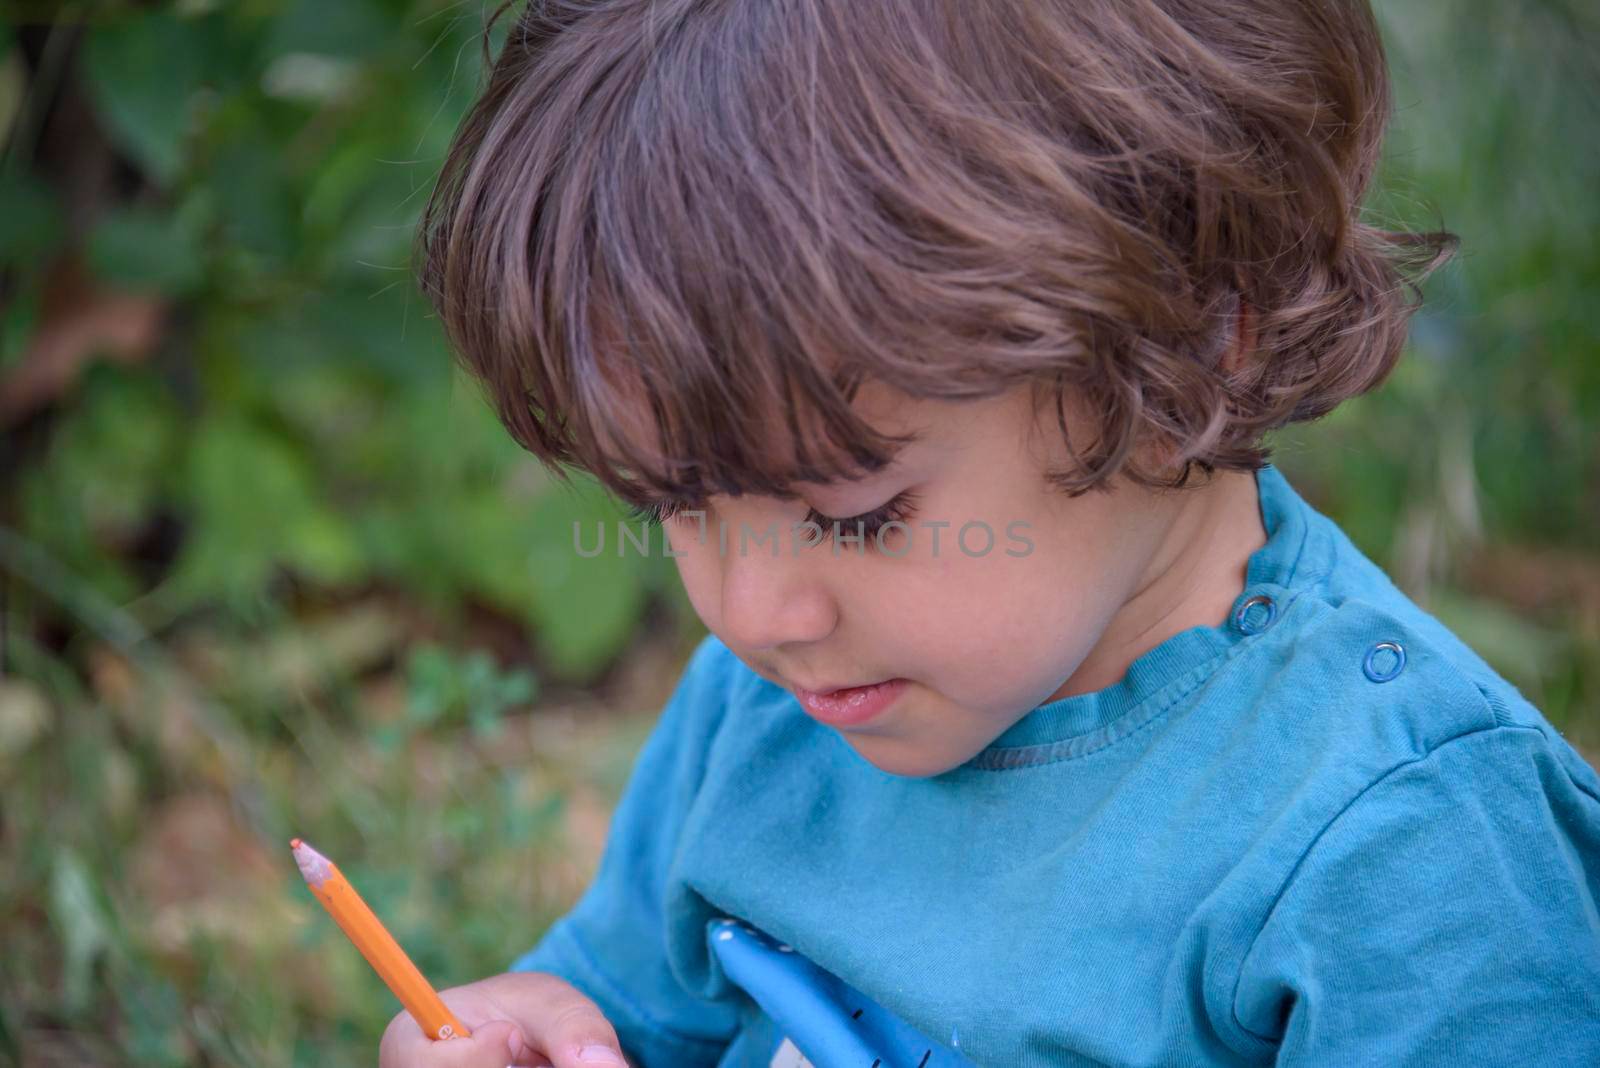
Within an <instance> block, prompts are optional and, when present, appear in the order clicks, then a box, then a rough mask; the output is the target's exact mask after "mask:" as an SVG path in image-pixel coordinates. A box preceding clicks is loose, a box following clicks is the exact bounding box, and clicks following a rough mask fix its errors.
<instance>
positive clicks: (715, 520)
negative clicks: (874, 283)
mask: <svg viewBox="0 0 1600 1068" xmlns="http://www.w3.org/2000/svg"><path fill="white" fill-rule="evenodd" d="M855 407H856V409H857V411H859V412H860V413H861V414H862V415H863V417H864V418H865V419H866V420H867V421H868V422H869V423H870V424H871V425H873V426H874V427H876V428H877V429H879V430H882V431H887V432H891V433H901V432H904V431H907V430H913V429H914V430H918V431H921V432H922V434H923V438H922V439H921V440H920V441H918V442H916V443H913V444H911V445H909V446H906V448H905V449H904V451H903V452H902V453H901V454H900V456H899V457H898V458H897V460H896V461H895V462H894V463H893V464H891V465H890V466H889V467H886V468H884V469H883V470H882V471H880V472H878V473H877V474H875V475H871V476H868V477H867V478H865V479H863V480H861V481H859V482H840V483H832V484H828V485H819V484H812V483H808V484H802V485H800V486H797V487H796V493H797V496H796V497H794V498H786V499H785V498H775V497H758V496H752V495H745V496H740V497H730V496H713V497H712V498H710V501H709V503H708V504H707V506H706V509H705V517H704V519H703V521H702V520H699V519H696V518H694V517H692V516H682V515H680V516H677V517H674V518H671V519H669V520H668V521H667V522H666V523H665V524H664V526H665V528H666V532H667V535H668V538H669V539H670V541H671V545H672V549H673V552H674V553H681V554H683V555H682V556H680V557H678V558H677V566H678V570H679V573H680V575H681V576H682V578H683V583H684V587H685V589H686V591H687V593H688V596H689V599H690V601H691V602H692V603H693V605H694V608H695V610H696V612H698V613H699V615H700V617H701V619H702V620H704V622H705V624H706V626H707V628H709V629H710V630H711V632H712V633H714V634H715V635H716V636H717V637H718V638H720V639H721V640H722V641H723V642H724V643H725V644H726V645H727V646H728V647H729V648H730V649H731V650H732V651H733V652H734V653H735V654H737V655H738V656H739V658H740V659H741V660H742V661H744V662H745V663H746V664H747V665H749V667H750V668H751V669H752V670H754V671H755V672H757V673H758V674H760V675H761V676H763V677H764V678H766V679H768V680H770V681H772V682H774V683H776V684H778V685H780V686H783V687H784V688H786V689H788V690H790V691H791V692H794V691H797V690H800V689H828V688H832V687H839V686H860V685H867V684H871V683H876V682H880V681H883V680H889V679H903V680H906V681H905V685H904V686H903V687H901V688H900V691H899V696H898V697H896V698H895V699H894V701H893V703H891V704H890V705H888V707H886V708H884V709H883V710H882V711H880V712H878V713H877V714H876V715H874V716H872V717H871V718H870V719H868V720H866V721H865V722H860V723H855V724H845V725H839V724H834V726H835V727H836V729H838V730H839V731H840V733H841V734H842V735H843V736H844V738H845V740H846V741H847V742H849V744H850V745H851V746H852V747H854V748H855V750H856V751H857V752H858V753H859V754H860V755H861V756H862V757H863V758H864V759H866V760H868V761H870V762H871V763H872V764H874V765H876V766H877V767H879V768H881V769H882V770H884V771H886V772H889V773H891V774H896V775H905V776H918V777H920V776H928V775H937V774H939V773H941V772H944V771H947V770H949V769H950V768H953V767H956V766H957V765H960V764H962V763H964V762H966V761H967V760H969V759H971V758H972V757H973V756H974V755H976V754H977V753H978V752H980V751H981V750H983V749H984V748H985V747H986V746H988V745H989V744H990V743H991V742H992V741H993V740H994V739H995V738H996V737H998V736H999V735H1000V734H1001V732H1003V731H1004V730H1006V729H1007V728H1008V727H1010V726H1011V725H1012V724H1013V723H1015V722H1016V721H1017V720H1019V719H1021V718H1022V717H1023V716H1024V715H1026V714H1027V713H1028V712H1029V711H1031V710H1032V709H1033V708H1035V707H1037V706H1038V705H1040V704H1042V703H1044V702H1046V701H1050V700H1054V699H1056V698H1058V697H1064V696H1068V695H1070V694H1076V693H1087V692H1091V691H1094V690H1098V689H1102V688H1104V687H1106V686H1109V685H1111V684H1113V683H1115V682H1117V681H1118V680H1119V679H1121V678H1122V676H1123V674H1124V672H1125V670H1126V668H1127V666H1128V664H1129V663H1130V662H1132V661H1133V660H1134V659H1135V658H1136V657H1137V656H1138V655H1139V654H1140V653H1142V652H1144V651H1146V650H1148V649H1150V648H1152V647H1154V646H1155V645H1157V644H1159V643H1160V642H1161V641H1163V640H1165V639H1166V638H1167V637H1170V636H1171V635H1173V634H1176V633H1178V632H1179V631H1182V630H1184V629H1187V628H1188V627H1191V626H1196V625H1217V624H1220V623H1221V622H1222V621H1223V619H1224V618H1225V617H1226V615H1227V612H1228V610H1229V608H1230V607H1231V605H1232V603H1233V601H1234V599H1235V598H1236V597H1237V596H1238V594H1239V592H1240V590H1242V589H1243V586H1244V579H1245V567H1246V564H1247V562H1248V558H1249V556H1250V554H1251V553H1252V552H1254V551H1255V550H1256V549H1257V548H1259V547H1260V546H1261V545H1262V544H1263V543H1264V542H1265V540H1266V534H1265V531H1264V529H1263V528H1262V526H1261V517H1260V511H1259V508H1258V506H1257V503H1256V487H1255V479H1254V476H1252V475H1249V474H1242V473H1238V472H1218V474H1217V475H1216V476H1215V477H1214V478H1213V479H1212V480H1211V481H1210V482H1208V483H1205V484H1204V485H1203V487H1202V488H1189V489H1185V490H1177V491H1170V492H1167V493H1157V492H1154V491H1149V490H1145V489H1143V488H1142V487H1138V486H1136V485H1133V484H1132V483H1129V482H1127V481H1125V480H1122V479H1120V478H1119V479H1118V480H1116V481H1115V482H1114V483H1113V485H1114V486H1115V489H1114V490H1113V491H1112V492H1111V493H1109V494H1105V493H1100V492H1095V491H1091V492H1089V493H1087V494H1084V495H1082V496H1080V497H1078V498H1077V499H1075V500H1074V499H1068V498H1067V496H1066V495H1065V494H1064V493H1062V492H1061V491H1059V490H1056V489H1054V488H1052V487H1050V486H1049V485H1048V483H1046V482H1045V481H1044V473H1045V471H1046V470H1047V469H1052V468H1067V467H1069V466H1070V465H1069V462H1068V461H1069V459H1070V456H1069V453H1068V451H1067V447H1066V443H1065V442H1063V441H1061V440H1060V436H1061V435H1060V431H1059V427H1058V426H1057V424H1056V422H1055V418H1054V414H1053V412H1051V411H1050V410H1048V409H1045V410H1044V411H1042V412H1041V413H1040V415H1039V416H1038V418H1037V421H1036V418H1035V414H1034V413H1035V409H1034V406H1033V403H1032V398H1031V395H1030V393H1029V391H1028V390H1026V389H1017V390H1014V391H1012V392H1010V393H1008V394H1005V395H1003V396H1001V397H997V398H993V399H990V400H984V401H966V402H940V401H920V400H911V399H909V398H906V397H904V396H903V395H899V394H895V393H892V392H890V391H888V390H886V389H881V388H878V387H876V386H875V385H874V384H868V385H866V386H864V387H863V388H862V390H861V391H860V392H859V393H858V395H857V399H856V402H855ZM1074 414H1079V413H1073V412H1072V411H1071V409H1070V408H1069V425H1072V426H1084V425H1086V424H1083V423H1072V422H1071V417H1072V416H1073V415H1074ZM1079 433H1080V432H1079V431H1078V430H1076V429H1074V430H1073V444H1074V445H1077V446H1078V447H1079V448H1080V449H1081V448H1082V447H1083V445H1084V444H1085V442H1084V441H1082V440H1080V438H1079ZM1198 477H1201V478H1203V477H1204V476H1203V473H1198ZM903 492H909V493H911V494H913V495H914V497H915V501H914V504H913V506H912V508H911V510H910V513H909V514H908V515H906V516H905V518H904V520H903V521H904V522H905V523H906V524H907V525H908V526H909V528H910V529H909V531H908V530H905V529H901V528H890V529H888V530H887V531H886V532H885V533H884V534H883V535H882V544H883V548H884V551H880V550H879V547H878V544H877V542H876V540H875V539H874V538H873V537H872V536H870V535H869V536H868V537H867V539H866V540H865V543H864V544H861V545H859V547H858V544H857V543H851V542H836V541H834V540H833V539H831V538H825V539H824V540H823V541H821V542H819V543H816V544H807V532H806V529H805V528H802V529H801V530H800V531H799V532H796V531H795V530H794V529H793V527H794V525H795V524H799V523H802V522H803V521H804V520H805V519H806V517H807V515H808V513H809V512H810V511H811V510H812V509H814V510H815V511H816V512H817V513H820V514H821V515H823V516H831V517H838V518H845V517H853V516H858V515H862V514H864V513H868V512H872V511H874V510H875V509H878V508H879V507H880V506H882V505H884V504H885V503H886V502H889V501H890V500H891V499H892V498H894V497H895V496H896V495H897V494H900V493H903ZM719 523H720V524H723V525H725V527H726V532H727V536H726V543H727V544H726V549H725V550H724V549H722V548H720V547H719V537H718V524H719ZM969 523H972V524H974V525H973V526H971V527H968V529H967V532H966V535H965V538H964V539H963V540H958V533H959V532H960V531H961V528H962V527H963V526H964V525H966V524H969ZM923 524H948V525H947V526H938V527H937V529H935V527H933V526H925V525H923ZM978 524H987V527H988V531H989V532H990V533H987V534H986V533H985V531H984V528H983V527H982V526H981V525H978ZM774 526H776V529H777V531H778V533H779V537H778V540H777V542H776V545H777V552H776V555H774V551H773V545H774V543H773V542H771V541H768V542H765V543H759V544H758V543H757V542H756V541H755V540H754V539H755V538H756V537H758V536H759V535H761V534H763V533H764V532H766V531H768V529H769V528H772V527H774ZM741 530H747V531H748V532H749V535H748V536H749V538H750V540H749V541H748V543H747V544H746V547H745V549H744V551H743V552H742V553H741V551H740V545H741ZM841 533H844V534H851V535H853V534H854V533H855V526H854V524H853V523H852V524H849V525H846V526H842V527H841ZM935 534H937V545H935V541H934V536H935ZM797 538H798V539H799V542H800V548H799V551H798V553H797V552H796V547H795V540H796V539H797ZM986 548H987V551H985V549H986ZM892 554H898V555H892Z"/></svg>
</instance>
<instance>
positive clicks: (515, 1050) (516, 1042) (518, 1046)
mask: <svg viewBox="0 0 1600 1068" xmlns="http://www.w3.org/2000/svg"><path fill="white" fill-rule="evenodd" d="M522 1049H523V1042H522V1036H521V1035H519V1034H517V1033H516V1032H515V1031H513V1032H511V1033H510V1034H509V1035H507V1036H506V1052H508V1053H510V1054H511V1059H512V1060H516V1059H517V1058H518V1057H520V1056H522Z"/></svg>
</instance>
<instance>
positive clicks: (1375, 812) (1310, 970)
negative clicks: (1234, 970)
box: [1234, 726, 1600, 1068]
mask: <svg viewBox="0 0 1600 1068" xmlns="http://www.w3.org/2000/svg"><path fill="white" fill-rule="evenodd" d="M1561 744H1563V743H1561V742H1560V741H1559V740H1558V739H1552V738H1551V737H1550V736H1548V735H1546V734H1545V733H1544V732H1543V731H1541V730H1538V729H1535V728H1527V727H1515V726H1499V727H1496V728H1493V729H1488V730H1483V731H1478V732H1474V733H1471V734H1466V735H1462V736H1460V737H1458V738H1455V739H1453V740H1451V741H1449V742H1446V743H1444V744H1442V745H1440V746H1438V747H1436V748H1435V749H1434V750H1432V751H1431V752H1430V753H1428V754H1427V755H1426V756H1425V757H1423V758H1422V759H1419V760H1417V761H1415V762H1413V763H1409V764H1404V765H1401V766H1400V767H1398V768H1396V769H1394V770H1392V771H1390V772H1389V773H1388V774H1386V775H1385V776H1384V777H1383V778H1381V779H1379V780H1378V781H1377V782H1375V783H1374V784H1373V785H1371V786H1370V787H1368V788H1367V789H1366V790H1365V791H1364V792H1363V793H1362V794H1361V795H1360V796H1359V797H1358V798H1357V799H1356V800H1355V801H1354V802H1352V803H1351V804H1350V805H1349V806H1348V807H1347V808H1346V809H1345V810H1344V812H1343V813H1341V814H1340V815H1339V816H1338V817H1337V818H1336V819H1335V820H1334V821H1333V822H1332V823H1331V824H1329V826H1328V827H1327V828H1326V829H1325V830H1324V832H1323V833H1322V834H1321V835H1320V836H1319V838H1318V840H1317V841H1316V842H1315V843H1314V844H1313V845H1312V847H1311V848H1310V849H1308V850H1307V852H1306V853H1305V855H1304V856H1303V857H1302V858H1301V860H1300V863H1299V865H1298V867H1297V869H1296V871H1295V873H1294V874H1293V875H1292V876H1291V877H1290V879H1289V880H1288V882H1287V884H1286V886H1285V888H1284V890H1283V892H1282V893H1281V895H1280V896H1279V899H1278V901H1277V902H1276V904H1275V905H1274V906H1273V908H1272V910H1271V911H1270V912H1269V914H1268V917H1267V920H1266V922H1265V923H1264V925H1263V926H1262V929H1261V930H1260V932H1259V933H1258V934H1257V936H1256V938H1255V940H1254V942H1253V943H1252V945H1251V947H1250V949H1249V951H1248V952H1247V953H1246V954H1245V957H1244V963H1243V966H1242V968H1241V972H1240V977H1239V983H1238V986H1237V988H1236V992H1235V997H1234V1012H1235V1018H1236V1022H1237V1023H1238V1024H1239V1025H1240V1026H1241V1027H1242V1028H1243V1029H1244V1030H1245V1032H1246V1033H1247V1034H1251V1035H1253V1036H1254V1037H1255V1038H1256V1039H1258V1040H1260V1041H1261V1042H1263V1043H1266V1044H1270V1045H1273V1046H1276V1048H1277V1060H1276V1063H1277V1064H1278V1065H1285V1066H1301V1065H1325V1064H1340V1065H1384V1066H1389V1068H1414V1066H1423V1065H1441V1066H1450V1068H1459V1066H1461V1065H1467V1064H1472V1065H1511V1064H1515V1065H1526V1066H1535V1065H1574V1064H1600V914H1597V909H1596V900H1597V898H1600V799H1597V798H1596V796H1595V794H1594V792H1593V788H1592V786H1591V785H1586V784H1583V783H1580V782H1579V781H1578V780H1577V779H1576V778H1575V777H1574V774H1572V773H1569V771H1568V769H1567V768H1565V767H1564V766H1563V761H1562V759H1561V757H1560V755H1558V753H1557V752H1556V747H1557V746H1559V745H1561ZM1572 759H1573V760H1576V759H1577V758H1576V756H1575V755H1574V756H1573V757H1572Z"/></svg>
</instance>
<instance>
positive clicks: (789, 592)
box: [721, 546, 839, 652]
mask: <svg viewBox="0 0 1600 1068" xmlns="http://www.w3.org/2000/svg"><path fill="white" fill-rule="evenodd" d="M815 568H816V562H815V560H814V559H812V554H808V553H801V554H800V556H799V557H795V556H794V555H793V554H791V553H790V552H789V551H788V547H787V546H785V547H784V551H782V552H779V553H778V554H777V555H776V556H772V555H768V554H766V553H755V552H752V553H751V554H750V555H748V556H741V555H739V554H738V553H737V552H730V553H729V555H728V556H727V558H726V559H724V560H723V568H722V604H721V610H722V628H723V633H724V637H725V638H726V639H727V640H728V641H729V642H730V644H733V645H734V646H735V647H736V648H740V649H746V650H750V651H752V652H756V651H763V650H768V649H773V648H776V647H778V646H782V645H788V644H796V643H805V642H816V641H821V640H822V639H824V638H826V637H827V636H828V635H830V634H832V633H833V629H834V627H835V626H836V625H837V624H838V621H839V614H838V606H837V604H836V603H835V601H834V599H833V595H832V594H831V593H830V592H829V590H828V588H827V585H826V583H824V582H823V581H822V580H821V577H820V576H818V575H817V574H816V573H815Z"/></svg>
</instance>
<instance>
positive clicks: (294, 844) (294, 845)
mask: <svg viewBox="0 0 1600 1068" xmlns="http://www.w3.org/2000/svg"><path fill="white" fill-rule="evenodd" d="M289 848H290V849H299V848H300V839H298V838H291V839H289Z"/></svg>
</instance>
